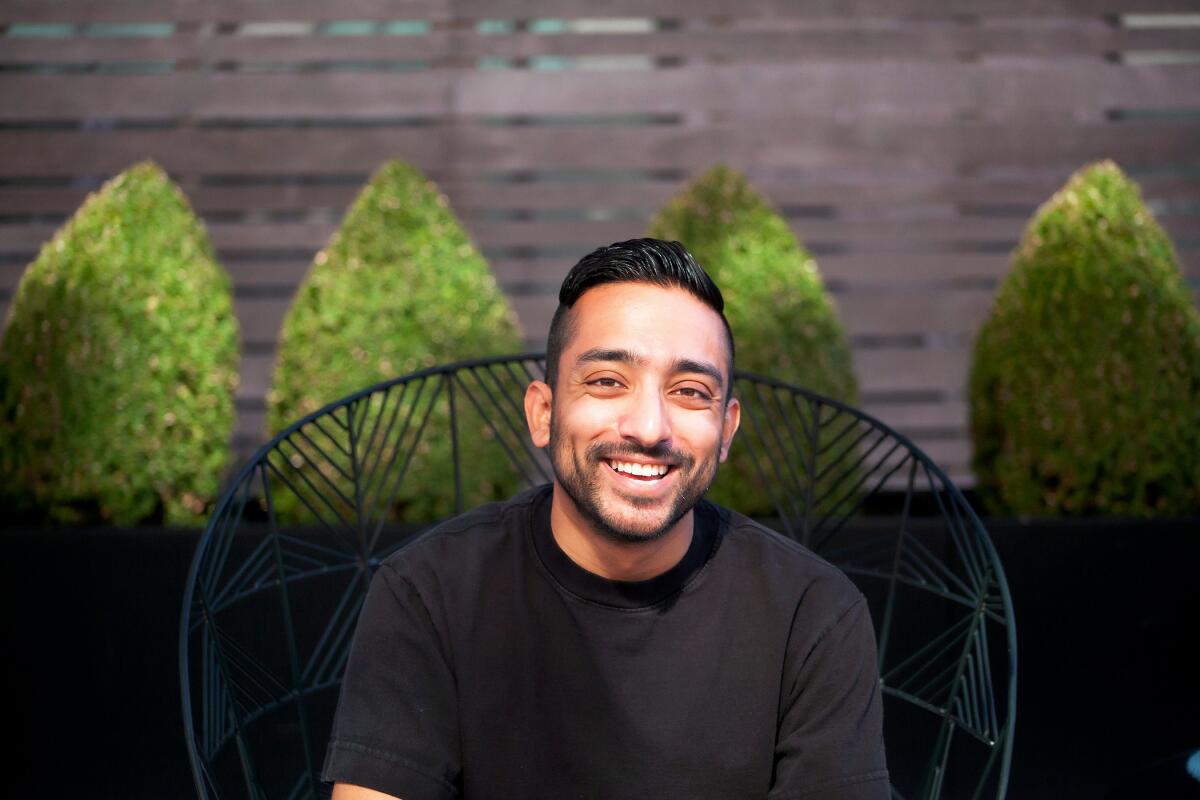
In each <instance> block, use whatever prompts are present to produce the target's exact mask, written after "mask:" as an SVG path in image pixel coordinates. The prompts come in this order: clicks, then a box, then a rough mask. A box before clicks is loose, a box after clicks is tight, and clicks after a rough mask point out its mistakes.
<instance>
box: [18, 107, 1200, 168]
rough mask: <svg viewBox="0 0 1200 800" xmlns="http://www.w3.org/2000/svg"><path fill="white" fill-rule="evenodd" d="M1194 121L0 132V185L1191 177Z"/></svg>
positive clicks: (1199, 136) (1199, 133) (1197, 127)
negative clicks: (742, 173)
mask: <svg viewBox="0 0 1200 800" xmlns="http://www.w3.org/2000/svg"><path fill="white" fill-rule="evenodd" d="M1198 141H1200V122H1196V121H1192V120H1183V121H1179V122H1175V123H1173V124H1163V123H1151V122H1145V121H1139V122H1120V123H1113V122H1107V123H1093V124H1075V125H1066V124H1062V123H1060V124H1050V125H1045V124H1042V125H1034V124H1027V123H1021V122H1017V123H1012V124H1001V123H969V122H968V123H964V122H958V123H949V124H944V125H943V124H937V125H929V124H923V123H883V124H879V125H875V126H872V127H870V128H864V127H863V126H861V125H856V124H853V123H842V124H838V123H832V124H831V123H829V122H812V121H804V120H800V121H791V120H786V119H783V120H780V119H771V118H765V119H758V118H750V119H745V120H742V121H739V122H738V123H737V124H717V125H707V126H704V127H692V126H675V125H651V126H644V127H627V128H619V127H615V126H614V127H611V128H609V127H601V126H582V125H581V126H574V127H566V128H564V127H558V126H553V127H551V126H545V127H539V126H520V127H502V128H500V127H492V126H465V125H448V126H437V127H424V126H422V127H415V128H368V129H358V130H328V129H327V130H320V129H318V130H311V129H308V130H305V129H300V130H274V129H266V130H254V131H249V132H248V131H245V130H205V129H199V130H196V129H184V130H155V131H136V130H135V131H126V130H116V131H107V132H89V131H69V132H63V131H37V130H16V131H0V174H5V175H10V176H14V177H17V176H23V177H24V176H46V175H51V176H53V175H63V174H97V173H101V174H105V173H115V172H118V171H120V170H122V169H124V168H126V167H128V166H129V165H130V164H133V163H135V162H137V161H139V160H142V159H145V158H153V159H155V160H156V161H158V162H159V163H160V164H161V165H162V166H163V167H164V168H165V169H167V170H168V171H170V172H172V173H209V174H211V173H222V172H229V171H230V169H231V167H233V166H234V165H237V166H238V167H240V168H241V169H247V168H248V167H249V168H251V169H253V170H254V171H256V172H258V173H261V174H272V173H308V174H314V173H317V174H319V173H323V172H336V173H340V174H345V173H349V172H363V173H368V172H371V171H373V170H374V169H375V168H376V167H378V165H379V164H381V163H383V162H384V161H386V160H388V159H391V158H403V159H404V160H405V161H408V162H410V163H412V164H414V165H415V166H417V167H418V168H420V169H423V170H425V171H429V170H431V169H436V168H438V167H440V166H442V165H444V164H453V166H454V169H455V170H456V171H457V172H459V173H463V174H470V173H477V172H479V171H485V170H486V171H489V172H503V171H515V170H528V169H534V168H537V169H553V168H568V167H569V168H574V169H596V168H608V169H625V170H630V169H680V168H683V167H685V166H687V165H691V164H711V163H715V162H718V161H722V160H724V161H728V162H733V163H738V164H742V165H745V166H746V167H748V168H755V169H763V170H766V169H773V168H777V167H787V168H798V169H805V168H807V169H815V168H820V169H826V170H831V169H843V170H872V169H882V170H889V169H890V170H894V169H900V170H903V169H905V168H906V167H907V168H913V167H919V166H921V165H923V164H928V163H931V162H937V163H941V164H943V165H945V166H947V167H952V168H955V169H958V170H963V171H968V172H969V171H974V170H978V169H979V168H981V167H983V166H985V165H986V166H989V167H991V168H993V169H1000V168H1003V167H1006V166H1021V167H1022V168H1024V169H1035V170H1036V169H1055V168H1057V169H1060V170H1063V171H1065V170H1069V169H1071V168H1073V167H1075V166H1077V165H1079V164H1080V163H1082V162H1085V161H1092V160H1098V159H1102V158H1111V159H1115V160H1116V161H1117V162H1118V163H1121V164H1124V165H1126V166H1128V167H1137V166H1140V165H1142V164H1154V163H1173V164H1180V165H1185V164H1190V165H1198V166H1200V149H1198V148H1197V147H1196V142H1198Z"/></svg>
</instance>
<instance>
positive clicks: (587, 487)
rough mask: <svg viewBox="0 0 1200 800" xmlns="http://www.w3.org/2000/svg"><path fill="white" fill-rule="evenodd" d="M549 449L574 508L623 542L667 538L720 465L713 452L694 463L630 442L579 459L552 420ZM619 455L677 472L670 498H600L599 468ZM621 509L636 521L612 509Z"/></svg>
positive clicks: (598, 446) (600, 446)
mask: <svg viewBox="0 0 1200 800" xmlns="http://www.w3.org/2000/svg"><path fill="white" fill-rule="evenodd" d="M548 449H549V451H550V463H551V466H552V467H553V469H554V477H555V479H556V480H557V481H558V484H559V486H561V487H562V489H563V491H564V492H566V494H567V496H568V497H570V498H571V500H572V502H574V503H575V507H576V508H577V509H579V511H580V513H581V514H583V516H584V517H585V518H586V519H587V520H588V521H589V522H591V523H592V526H593V527H594V528H595V530H596V531H597V532H598V533H599V534H601V535H602V536H604V537H605V538H608V539H610V540H612V541H615V542H620V543H623V544H638V543H643V542H652V541H654V540H656V539H660V538H662V537H663V536H664V535H666V533H667V531H669V530H671V528H672V527H674V526H675V523H677V522H679V520H681V519H683V517H684V515H685V514H687V513H688V512H689V511H691V510H692V508H693V507H694V506H695V505H696V503H698V502H699V501H700V498H702V497H703V496H704V493H705V492H707V491H708V489H709V487H710V486H712V482H713V480H714V479H715V478H716V476H717V466H718V464H719V459H718V458H717V452H716V451H714V452H713V453H712V454H711V455H709V456H708V457H706V458H704V459H703V460H700V461H697V459H696V458H695V457H694V456H691V455H689V454H687V453H684V452H682V451H679V450H672V449H671V448H669V447H666V446H665V445H662V446H655V447H642V446H640V445H637V444H634V443H631V442H621V443H616V444H606V443H602V442H597V443H595V444H593V445H591V446H589V447H588V448H587V450H585V451H584V452H583V453H582V455H581V454H580V453H579V452H577V451H576V450H575V449H574V448H573V447H572V446H571V444H570V443H569V441H567V440H565V439H564V438H563V437H562V436H561V432H560V431H559V430H558V427H557V425H556V424H555V420H554V418H553V417H551V422H550V446H549V448H548ZM621 456H643V457H645V458H652V459H657V460H661V461H666V462H668V463H670V464H671V470H672V471H676V470H678V472H679V475H678V476H677V483H678V487H677V489H676V491H675V494H674V496H672V497H669V498H666V499H665V500H660V499H655V498H647V497H626V496H623V495H621V494H620V493H618V492H616V491H613V490H609V491H608V493H607V496H605V489H604V488H603V480H604V476H603V475H602V473H601V470H606V469H611V467H609V466H608V464H607V463H606V462H607V461H608V460H609V459H619V458H620V457H621ZM668 474H669V473H668ZM621 505H624V506H627V507H632V509H634V513H633V515H632V516H634V517H636V519H629V517H630V516H631V515H630V514H628V513H626V514H625V515H624V516H625V518H622V513H621V509H620V508H618V507H615V506H621ZM660 505H661V506H663V510H662V511H661V512H660V513H657V514H656V513H654V509H655V506H660ZM639 511H641V512H644V513H638V512H639Z"/></svg>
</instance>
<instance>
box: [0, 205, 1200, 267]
mask: <svg viewBox="0 0 1200 800" xmlns="http://www.w3.org/2000/svg"><path fill="white" fill-rule="evenodd" d="M1160 222H1161V223H1162V224H1163V227H1164V228H1165V229H1166V230H1167V232H1168V234H1170V235H1171V236H1172V237H1173V238H1174V239H1175V240H1177V241H1185V242H1189V243H1192V242H1195V241H1196V239H1197V236H1198V235H1200V216H1195V215H1192V216H1172V217H1164V218H1162V219H1160ZM1024 226H1025V220H1022V219H1017V218H1005V217H999V218H989V217H961V218H947V219H936V220H900V221H893V220H837V219H833V220H826V219H804V220H793V221H791V227H792V230H793V232H795V234H796V235H797V237H799V238H800V240H801V241H802V242H804V243H805V244H807V245H809V246H810V247H814V248H816V249H818V250H821V249H825V248H830V247H834V246H837V247H838V249H840V250H844V251H847V252H854V253H859V254H877V258H878V259H879V260H880V263H881V265H884V266H886V262H887V260H888V259H891V258H902V260H901V261H900V263H911V262H912V261H913V260H915V258H916V257H915V255H914V254H916V253H929V254H938V261H937V262H936V263H949V262H950V261H951V260H952V257H950V256H947V255H946V254H947V253H948V252H950V253H953V252H955V251H956V250H957V249H958V248H969V247H970V246H971V245H973V244H978V245H980V246H986V247H987V249H989V250H991V251H992V252H1006V251H1008V250H1009V249H1011V248H1012V247H1014V246H1015V245H1016V243H1017V240H1018V238H1019V236H1020V234H1021V231H1022V229H1023V228H1024ZM206 227H207V229H208V233H209V236H210V238H211V240H212V242H213V244H214V246H215V247H216V248H217V249H218V256H219V257H221V258H229V257H231V256H233V255H237V254H243V253H254V252H257V253H260V254H265V253H268V252H271V251H285V252H289V253H295V252H296V251H309V252H311V253H313V255H315V254H316V252H317V251H318V250H319V249H320V248H322V247H324V246H325V245H326V244H327V243H328V242H329V240H330V238H331V237H332V236H333V234H334V233H335V231H336V229H337V225H336V222H335V221H334V220H332V219H330V220H327V221H315V222H297V223H264V224H251V223H224V222H210V223H208V224H207V226H206ZM58 228H59V226H58V225H54V224H46V223H32V224H7V225H0V253H4V252H6V251H7V252H12V253H18V254H32V253H36V251H37V250H38V249H39V248H40V247H41V246H42V244H44V243H45V242H47V241H49V240H50V239H51V238H52V237H53V236H54V234H55V232H56V231H57V230H58ZM645 228H646V223H645V221H644V220H642V221H639V220H628V221H616V222H612V221H603V220H600V221H569V222H556V221H539V222H503V223H501V222H473V223H470V224H468V225H467V229H468V232H469V233H470V234H471V235H472V237H473V238H474V240H475V242H476V243H477V244H478V245H479V246H480V247H482V248H483V249H484V250H485V251H495V250H497V249H499V250H506V249H512V248H522V247H534V246H537V247H558V248H570V249H572V250H573V251H576V252H578V256H582V255H584V254H585V253H586V252H588V251H589V250H591V249H592V248H595V247H599V246H600V245H603V244H608V243H609V242H616V241H622V240H624V239H632V238H636V237H638V236H643V235H645ZM578 256H577V257H578ZM567 260H570V259H567ZM860 263H866V260H865V259H864V261H863V262H860ZM818 264H820V260H819V258H818Z"/></svg>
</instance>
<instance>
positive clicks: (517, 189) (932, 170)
mask: <svg viewBox="0 0 1200 800" xmlns="http://www.w3.org/2000/svg"><path fill="white" fill-rule="evenodd" d="M4 158H5V156H4V155H3V154H0V163H2V162H3V159H4ZM731 163H733V164H734V165H735V166H738V167H739V168H743V169H744V171H746V172H748V173H750V178H751V180H752V182H753V183H754V186H755V188H756V189H758V190H759V191H761V192H762V193H763V194H764V195H765V196H767V197H768V198H770V200H771V201H772V202H773V203H774V204H775V205H777V206H782V207H783V209H784V211H785V213H792V214H793V215H795V213H796V212H795V211H791V212H789V209H796V208H800V209H801V210H803V209H804V208H809V209H814V211H816V212H822V213H828V212H832V211H833V210H834V209H835V208H836V209H837V210H843V211H854V212H857V211H859V210H861V211H862V212H863V213H867V212H872V211H874V212H878V214H879V215H881V216H882V215H886V214H888V213H890V214H896V213H902V212H904V211H906V210H909V211H913V213H920V212H923V211H927V210H928V209H929V208H930V207H934V208H943V209H954V208H957V207H958V206H978V207H984V208H986V207H989V206H996V207H1002V208H1003V210H1004V211H1005V213H1010V214H1011V213H1013V211H1014V209H1015V210H1016V212H1018V213H1020V214H1021V215H1023V216H1028V215H1032V213H1033V211H1034V209H1035V208H1036V206H1037V205H1038V204H1040V203H1041V202H1043V201H1044V200H1046V199H1047V198H1048V197H1049V196H1050V195H1051V194H1052V193H1053V192H1054V191H1056V190H1057V189H1058V188H1060V187H1061V186H1062V184H1063V183H1064V182H1065V181H1066V179H1067V178H1068V176H1069V175H1070V173H1071V172H1072V171H1073V170H1074V168H1075V166H1077V165H1072V166H1071V167H1062V168H1058V169H1044V170H1022V171H1021V174H1020V175H1017V176H1013V175H1004V174H999V175H998V174H995V173H990V172H989V173H985V174H973V175H955V174H952V173H943V172H942V171H941V170H942V168H941V167H940V165H938V164H929V165H926V166H924V167H923V168H921V169H915V170H914V169H895V168H892V169H885V170H872V171H871V172H870V174H869V175H864V174H863V172H861V171H858V170H827V169H824V168H817V169H811V170H809V169H806V170H802V171H797V170H779V169H776V170H770V171H764V170H755V169H745V168H744V165H741V164H738V163H737V162H731ZM333 166H334V165H331V164H329V163H328V162H326V161H324V160H322V161H321V162H320V163H319V164H317V165H314V167H313V168H312V169H310V170H306V171H305V172H304V173H299V174H297V175H295V176H287V175H281V176H277V177H278V178H280V179H281V180H282V181H283V182H279V183H275V184H269V185H254V184H252V183H251V184H246V185H206V184H203V183H198V181H200V180H201V176H194V175H178V174H176V175H174V176H173V177H175V178H176V179H177V180H179V181H181V183H182V185H183V187H184V190H185V192H186V194H187V197H188V201H189V202H190V203H191V204H192V206H193V207H194V208H195V209H196V210H197V211H198V212H200V213H201V214H204V213H206V212H238V211H276V210H280V211H295V210H305V209H329V208H332V209H337V210H343V209H345V208H346V207H348V206H349V205H350V202H351V201H352V200H353V199H354V197H355V196H356V195H357V193H358V192H359V190H360V189H361V188H362V186H361V183H362V182H365V180H366V179H367V177H368V173H366V172H364V173H361V174H358V175H350V176H347V173H346V172H345V171H344V170H336V171H332V172H329V173H327V174H329V175H332V176H334V177H336V178H338V179H339V183H338V184H336V185H321V184H319V183H313V182H311V181H310V182H308V183H300V182H299V181H300V180H302V179H303V180H308V179H309V178H311V177H312V176H314V175H315V174H319V173H314V172H313V170H314V169H320V170H322V171H324V170H327V169H328V170H331V169H332V167H333ZM706 167H707V165H700V166H696V165H688V166H687V167H686V168H683V169H681V170H680V173H681V176H682V177H681V178H680V179H676V178H662V179H652V178H649V177H646V178H640V177H632V178H629V179H626V180H613V179H611V177H605V176H603V175H597V176H595V177H594V178H590V179H589V178H586V177H581V178H580V179H577V180H571V181H566V180H563V181H550V180H519V181H501V180H482V179H471V178H462V179H456V178H454V177H452V176H450V177H448V179H446V180H441V181H439V185H440V186H441V188H442V190H443V191H444V192H445V193H446V194H447V196H448V197H449V198H450V201H451V205H452V206H453V208H454V210H455V211H456V212H457V213H459V214H463V215H468V216H469V215H471V214H472V213H475V212H479V211H489V212H490V211H494V210H516V211H551V212H562V211H570V210H576V209H603V210H606V211H621V210H633V211H635V212H639V213H649V212H650V211H652V210H657V209H658V208H660V207H661V206H662V205H663V204H665V203H666V202H667V201H668V200H669V199H671V197H672V196H673V195H674V194H675V193H676V192H678V191H679V190H680V189H681V188H682V185H683V178H686V177H694V176H695V175H696V174H698V173H699V172H700V171H702V170H703V169H704V168H706ZM224 170H230V171H231V173H232V177H235V178H244V179H250V178H254V177H255V176H263V177H264V178H265V179H271V178H272V177H276V176H270V175H265V174H264V173H262V172H261V171H260V170H258V169H257V165H254V164H249V165H236V167H235V165H225V166H224V167H223V171H224ZM430 172H431V174H432V176H433V177H435V178H437V177H439V176H438V175H437V174H436V171H434V170H431V171H430ZM90 174H92V175H94V176H95V177H96V180H97V182H98V181H99V180H100V179H103V178H107V177H110V174H109V173H90ZM60 175H62V173H60ZM345 177H350V178H351V180H348V181H346V182H341V179H342V178H345ZM1135 179H1136V181H1137V183H1138V184H1139V185H1140V186H1141V189H1142V194H1143V197H1145V198H1147V199H1148V200H1151V201H1154V202H1171V203H1183V204H1186V203H1194V202H1198V201H1200V182H1198V181H1197V180H1196V179H1195V178H1194V177H1192V176H1191V175H1189V174H1187V173H1186V172H1184V171H1182V170H1179V171H1177V172H1176V173H1174V174H1169V173H1162V172H1159V173H1157V174H1150V175H1137V174H1136V173H1135ZM63 180H70V179H69V178H66V177H64V178H63ZM287 181H291V182H287ZM89 191H91V190H90V189H87V188H79V187H69V186H48V187H47V186H38V185H30V186H22V185H19V184H13V185H8V186H3V185H0V215H29V214H34V215H38V214H67V213H71V212H73V211H74V210H75V209H76V208H78V207H79V205H80V204H81V203H82V202H83V200H84V198H85V197H86V196H87V194H88V192H89Z"/></svg>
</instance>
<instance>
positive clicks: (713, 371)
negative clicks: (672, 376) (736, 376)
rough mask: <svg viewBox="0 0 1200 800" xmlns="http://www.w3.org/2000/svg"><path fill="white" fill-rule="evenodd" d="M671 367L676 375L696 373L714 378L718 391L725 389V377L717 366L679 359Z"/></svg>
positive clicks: (688, 359) (704, 362)
mask: <svg viewBox="0 0 1200 800" xmlns="http://www.w3.org/2000/svg"><path fill="white" fill-rule="evenodd" d="M671 367H672V372H675V373H679V372H696V373H699V374H701V375H707V376H708V377H709V378H712V380H713V382H715V383H716V384H717V388H718V389H724V388H725V376H724V375H722V374H721V370H719V369H717V367H716V366H715V365H713V364H709V363H708V362H707V361H696V360H694V359H691V358H678V359H676V360H675V363H674V364H672V365H671Z"/></svg>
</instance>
